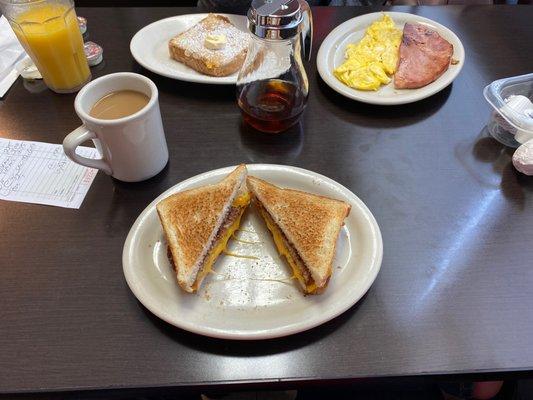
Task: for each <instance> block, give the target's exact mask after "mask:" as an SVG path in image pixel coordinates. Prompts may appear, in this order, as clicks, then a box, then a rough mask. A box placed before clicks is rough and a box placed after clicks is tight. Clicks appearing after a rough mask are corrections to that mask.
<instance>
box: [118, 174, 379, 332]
mask: <svg viewBox="0 0 533 400" xmlns="http://www.w3.org/2000/svg"><path fill="white" fill-rule="evenodd" d="M235 167H236V166H231V167H225V168H219V169H216V170H212V171H208V172H205V173H202V174H199V175H196V176H194V177H192V178H189V179H187V180H184V181H182V182H180V183H177V184H176V185H174V186H172V187H171V188H169V189H168V190H166V191H165V192H163V193H162V194H160V195H159V196H158V197H157V198H156V199H154V200H153V201H152V202H151V203H150V204H149V205H148V206H147V207H146V208H145V209H144V210H143V211H142V212H141V214H140V215H139V217H137V219H136V221H135V222H134V224H133V226H132V227H131V229H130V231H129V233H128V236H127V238H126V241H125V243H124V248H123V252H122V265H123V271H124V276H125V278H126V282H127V284H128V286H129V287H130V289H131V291H132V292H133V294H134V295H135V297H137V299H138V300H139V301H140V302H141V303H142V304H143V305H144V306H145V307H146V308H147V309H148V310H149V311H150V312H152V313H153V314H154V315H156V316H157V317H159V318H161V319H162V320H164V321H166V322H168V323H169V324H172V325H174V326H176V327H178V328H182V329H184V330H187V331H189V332H193V333H197V334H200V335H204V336H210V337H215V338H222V339H239V340H243V339H244V340H259V339H271V338H277V337H283V336H288V335H292V334H295V333H299V332H303V331H306V330H309V329H311V328H314V327H316V326H318V325H321V324H324V323H326V322H328V321H330V320H332V319H333V318H335V317H337V316H339V315H340V314H342V313H344V312H345V311H347V310H348V309H349V308H351V307H352V306H353V305H355V304H356V303H357V302H358V301H359V300H360V299H361V298H362V297H363V296H364V295H365V293H366V292H367V291H368V289H370V286H371V285H372V284H373V282H374V280H375V279H376V277H377V275H378V273H379V270H380V268H381V262H382V258H383V241H382V237H381V231H380V229H379V226H378V224H377V222H376V220H375V218H374V216H373V215H372V213H371V212H370V210H369V209H368V207H367V206H366V205H365V204H364V203H363V202H362V201H361V200H360V199H359V198H358V197H357V196H356V195H355V194H353V193H352V192H351V191H350V190H349V189H347V188H346V187H344V186H342V185H341V184H339V183H338V182H336V181H334V180H332V179H330V178H328V177H326V176H324V175H321V174H318V173H316V172H312V171H309V170H306V169H303V168H298V167H292V166H286V165H277V164H247V168H248V172H249V173H250V174H253V173H254V172H257V171H266V172H268V171H284V172H288V173H291V174H297V175H299V176H302V177H303V178H312V179H319V180H320V181H321V182H322V183H324V184H326V185H328V187H329V188H331V189H333V190H335V191H336V192H337V193H340V194H341V195H342V196H344V197H345V199H347V200H348V201H349V203H350V204H351V205H352V208H353V207H354V206H356V207H357V208H358V209H359V210H360V211H361V212H362V216H363V217H364V218H365V221H366V222H367V223H368V225H369V228H370V230H371V232H372V238H371V239H372V244H373V257H372V262H371V265H370V266H369V267H368V271H369V273H368V275H367V278H368V279H367V280H366V281H367V284H366V285H364V286H363V288H362V289H361V290H359V291H354V292H350V293H345V297H343V301H340V302H338V304H337V306H336V307H335V308H334V309H332V310H331V312H328V313H325V314H320V315H317V316H316V317H314V318H312V319H308V320H305V321H299V322H297V323H294V324H291V325H288V326H283V327H277V328H271V329H268V330H255V331H254V330H247V331H236V330H227V329H216V328H213V327H209V326H205V325H200V324H197V323H190V322H189V321H187V320H180V319H179V318H176V317H175V316H174V315H171V314H170V313H167V312H165V310H162V309H161V308H159V307H157V306H156V305H154V304H153V303H152V302H151V301H150V297H149V296H148V295H147V293H146V292H145V289H144V288H143V286H142V284H141V283H140V282H138V281H137V280H136V278H135V276H134V272H133V270H134V268H135V265H134V264H135V263H134V261H133V258H134V251H135V247H134V246H133V244H134V243H135V242H136V239H137V237H138V236H139V235H140V234H141V230H140V226H141V225H142V224H143V222H144V220H145V218H147V216H148V214H149V213H150V212H151V211H152V210H153V209H155V206H156V204H157V203H158V202H159V201H161V200H162V199H163V198H165V197H167V196H169V195H171V194H173V193H176V192H179V191H181V190H183V189H185V188H188V187H191V185H195V184H196V183H201V182H202V181H203V180H205V179H207V178H209V177H212V176H220V175H226V174H228V173H230V172H231V171H232V170H233V169H235Z"/></svg>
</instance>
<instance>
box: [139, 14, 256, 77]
mask: <svg viewBox="0 0 533 400" xmlns="http://www.w3.org/2000/svg"><path fill="white" fill-rule="evenodd" d="M207 15H208V14H186V15H178V16H175V17H170V18H165V19H161V20H159V21H156V22H153V23H151V24H150V25H147V26H145V27H144V28H142V29H141V30H140V31H139V32H137V33H136V34H135V35H134V36H133V38H132V39H131V42H130V51H131V54H132V56H133V58H135V60H136V61H137V62H138V63H139V64H141V65H142V66H143V67H144V68H146V69H148V70H150V71H152V72H155V73H156V74H159V75H162V76H166V77H167V78H173V79H178V80H182V81H188V82H197V83H209V84H215V85H234V84H235V83H237V73H235V74H232V75H228V76H222V77H217V76H209V75H204V74H201V73H199V72H197V71H195V70H194V69H192V68H189V67H187V66H186V65H185V64H182V63H180V62H179V61H176V60H173V59H172V58H170V55H169V53H168V41H169V40H170V39H172V38H173V37H174V36H176V35H178V34H179V33H181V32H183V31H186V30H187V29H189V28H191V27H192V26H193V25H195V24H197V23H198V22H200V21H201V20H202V19H204V18H205V17H207ZM219 15H224V16H226V17H228V18H229V20H230V21H231V23H232V24H233V25H235V27H237V28H238V29H240V30H242V31H244V32H248V29H247V28H246V17H245V16H243V15H233V14H219Z"/></svg>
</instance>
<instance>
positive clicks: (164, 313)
mask: <svg viewBox="0 0 533 400" xmlns="http://www.w3.org/2000/svg"><path fill="white" fill-rule="evenodd" d="M233 169H234V167H228V168H221V169H217V170H214V171H210V172H206V173H203V174H201V175H197V176H195V177H193V178H190V179H187V180H185V181H183V182H181V183H178V184H177V185H175V186H173V187H172V188H170V189H168V190H167V191H165V192H164V193H162V194H161V195H160V196H158V197H157V198H156V199H155V200H154V201H152V203H150V205H149V206H148V207H146V209H145V210H144V211H143V212H142V213H141V215H139V217H138V218H137V220H136V221H135V223H134V224H133V226H132V227H131V230H130V232H129V234H128V237H127V238H126V242H125V244H124V250H123V254H122V263H123V268H124V275H125V277H126V281H127V282H128V285H129V287H130V288H131V290H132V291H133V293H134V294H135V296H136V297H137V299H139V301H140V302H141V303H142V304H143V305H144V306H145V307H146V308H148V309H149V310H150V311H151V312H152V313H154V314H155V315H157V316H158V317H159V318H161V319H163V320H165V321H167V322H168V323H170V324H172V325H175V326H177V327H179V328H182V329H185V330H187V331H190V332H195V333H198V334H201V335H206V336H212V337H218V338H225V339H268V338H275V337H281V336H286V335H290V334H293V333H297V332H302V331H305V330H307V329H310V328H313V327H315V326H317V325H320V324H323V323H324V322H326V321H329V320H330V319H332V318H335V317H336V316H337V315H339V314H341V313H343V312H344V311H346V310H348V309H349V308H350V307H351V306H353V305H354V304H355V303H356V302H357V301H358V300H359V299H360V298H361V297H362V296H363V295H364V294H365V293H366V291H367V290H368V289H369V288H370V285H372V282H374V279H376V276H377V274H378V272H379V269H380V266H381V259H382V255H383V244H382V239H381V233H380V230H379V227H378V224H377V223H376V220H375V219H374V217H373V215H372V213H371V212H370V211H369V210H368V208H367V207H366V206H365V204H364V203H363V202H362V201H361V200H360V199H359V198H358V197H357V196H355V195H354V194H353V193H352V192H350V191H349V190H348V189H346V188H345V187H344V186H342V185H340V184H339V183H337V182H335V181H333V180H331V179H329V178H326V177H325V176H322V175H319V174H317V173H314V172H311V171H307V170H305V169H301V168H296V167H289V166H283V165H273V164H251V165H248V171H249V173H250V174H251V175H254V176H257V177H259V178H263V179H267V180H269V181H270V182H272V183H274V184H276V185H280V186H282V187H289V188H295V189H300V190H305V191H309V192H312V193H317V194H321V195H325V196H331V197H333V198H337V199H341V200H344V201H346V202H348V203H350V204H351V205H352V210H351V212H350V215H349V216H348V217H347V218H346V220H345V225H344V227H343V229H342V230H341V234H340V235H339V241H338V243H337V252H336V256H335V261H334V264H333V275H332V277H331V279H330V282H329V285H328V288H327V289H326V291H325V292H324V293H323V294H321V295H315V296H304V295H303V294H302V293H301V292H300V291H299V289H298V288H297V286H296V284H295V282H294V281H293V280H291V279H290V276H291V275H292V274H291V273H290V271H289V268H288V267H287V265H286V264H285V262H284V260H282V259H281V258H280V256H279V255H278V253H277V251H276V249H275V247H274V245H273V241H272V237H271V236H270V233H269V232H268V230H267V228H266V227H265V225H264V223H263V221H262V220H261V218H260V217H259V216H258V215H257V213H256V211H255V208H254V207H253V206H252V207H250V209H249V210H247V211H246V212H245V214H244V217H243V220H242V223H241V229H245V230H246V231H249V232H244V231H238V232H237V233H238V237H239V238H241V239H244V240H247V241H255V242H261V243H259V244H247V243H241V242H237V241H235V240H233V239H232V240H230V243H229V250H230V251H232V252H234V253H237V254H244V255H253V256H255V257H258V259H257V260H251V259H244V258H236V257H232V256H228V255H225V254H222V255H221V256H220V257H219V258H218V260H217V262H216V264H215V267H214V271H215V273H214V274H211V275H209V276H208V277H207V278H206V279H205V280H204V282H203V284H202V286H201V287H200V290H199V291H198V293H196V294H189V293H186V292H184V291H183V290H181V289H180V288H179V286H178V284H177V282H176V278H175V274H174V272H173V271H172V267H171V266H170V263H169V261H168V258H167V245H166V242H165V239H164V236H163V230H162V228H161V225H160V222H159V219H158V216H157V211H156V208H155V206H156V204H157V203H158V202H159V201H160V200H162V199H163V198H165V197H167V196H169V195H170V194H172V193H175V192H179V191H182V190H185V189H190V188H193V187H197V186H201V185H206V184H210V183H214V182H218V181H220V180H221V179H222V178H223V177H224V176H226V175H227V174H228V173H229V172H231V171H232V170H233Z"/></svg>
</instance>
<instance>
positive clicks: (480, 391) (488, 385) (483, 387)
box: [472, 381, 503, 400]
mask: <svg viewBox="0 0 533 400" xmlns="http://www.w3.org/2000/svg"><path fill="white" fill-rule="evenodd" d="M502 385H503V381H488V382H474V389H473V390H472V397H473V398H474V399H478V400H488V399H490V398H492V397H494V396H496V395H497V394H498V392H499V391H500V389H501V388H502Z"/></svg>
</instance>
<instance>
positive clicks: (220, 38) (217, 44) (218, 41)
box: [204, 34, 227, 50]
mask: <svg viewBox="0 0 533 400" xmlns="http://www.w3.org/2000/svg"><path fill="white" fill-rule="evenodd" d="M226 41H227V40H226V35H211V34H210V35H207V36H206V38H205V41H204V46H205V47H206V48H208V49H210V50H220V49H223V48H224V46H226Z"/></svg>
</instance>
